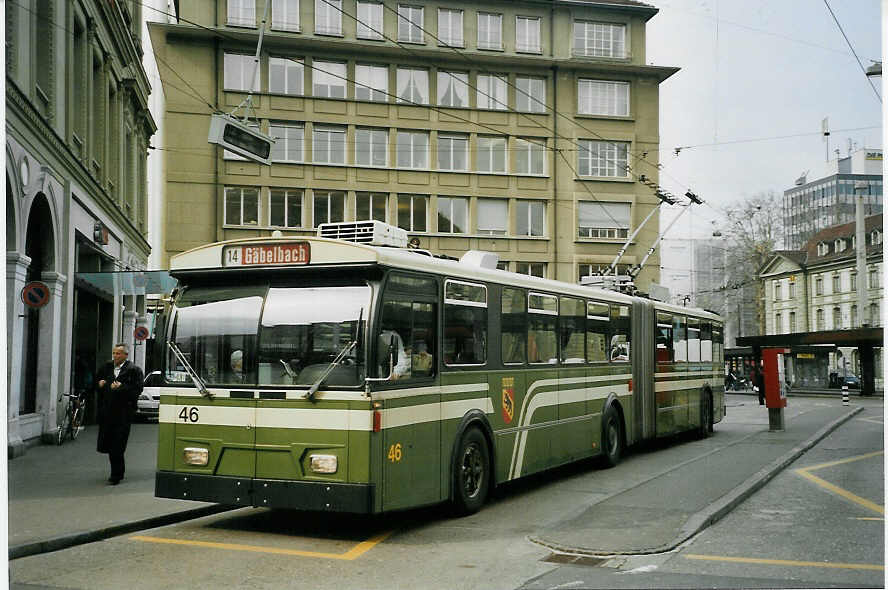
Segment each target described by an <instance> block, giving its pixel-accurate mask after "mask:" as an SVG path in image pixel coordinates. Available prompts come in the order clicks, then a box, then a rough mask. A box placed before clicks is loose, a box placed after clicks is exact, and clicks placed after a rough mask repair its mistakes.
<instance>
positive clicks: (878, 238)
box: [870, 229, 882, 246]
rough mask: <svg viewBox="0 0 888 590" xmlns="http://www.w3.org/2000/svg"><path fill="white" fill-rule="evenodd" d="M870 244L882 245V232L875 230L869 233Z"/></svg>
mask: <svg viewBox="0 0 888 590" xmlns="http://www.w3.org/2000/svg"><path fill="white" fill-rule="evenodd" d="M870 243H871V244H872V245H873V246H876V245H878V244H881V243H882V232H880V231H879V230H877V229H874V230H873V231H871V232H870Z"/></svg>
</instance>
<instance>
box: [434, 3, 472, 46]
mask: <svg viewBox="0 0 888 590" xmlns="http://www.w3.org/2000/svg"><path fill="white" fill-rule="evenodd" d="M445 12H446V13H450V14H451V15H453V14H459V42H458V43H456V42H454V39H453V34H452V33H453V30H454V29H455V27H454V26H453V18H452V17H448V18H447V21H448V22H447V33H448V35H445V34H444V32H443V31H442V30H441V23H442V19H441V15H442V13H445ZM464 12H465V11H463V10H462V9H461V8H442V7H440V6H439V7H438V35H437V36H438V44H439V45H440V46H442V47H458V48H464V47H465V46H466V37H465V27H464V25H463V22H464V21H463V17H464V16H465V15H464Z"/></svg>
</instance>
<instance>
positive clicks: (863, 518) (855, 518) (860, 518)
mask: <svg viewBox="0 0 888 590" xmlns="http://www.w3.org/2000/svg"><path fill="white" fill-rule="evenodd" d="M851 520H877V521H879V522H885V519H884V518H876V517H875V516H854V517H852V518H851Z"/></svg>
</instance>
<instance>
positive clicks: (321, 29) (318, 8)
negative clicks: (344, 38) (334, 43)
mask: <svg viewBox="0 0 888 590" xmlns="http://www.w3.org/2000/svg"><path fill="white" fill-rule="evenodd" d="M315 33H317V34H318V35H342V0H315Z"/></svg>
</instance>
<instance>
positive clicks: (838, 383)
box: [829, 373, 860, 389]
mask: <svg viewBox="0 0 888 590" xmlns="http://www.w3.org/2000/svg"><path fill="white" fill-rule="evenodd" d="M843 385H847V386H848V389H860V377H858V376H857V375H852V374H850V373H849V374H847V375H844V376H842V375H839V374H837V373H832V374H830V376H829V387H830V389H841V388H842V386H843Z"/></svg>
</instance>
